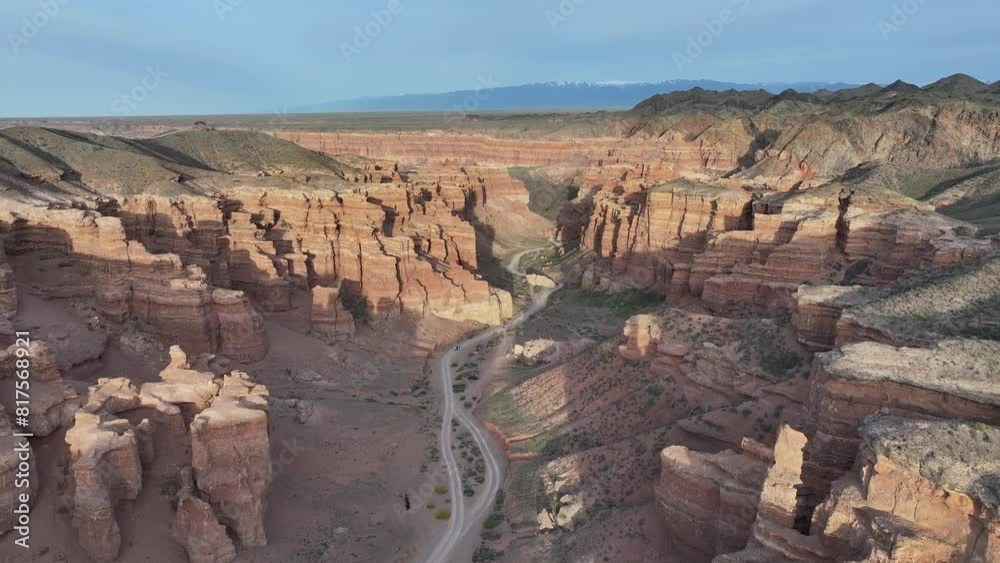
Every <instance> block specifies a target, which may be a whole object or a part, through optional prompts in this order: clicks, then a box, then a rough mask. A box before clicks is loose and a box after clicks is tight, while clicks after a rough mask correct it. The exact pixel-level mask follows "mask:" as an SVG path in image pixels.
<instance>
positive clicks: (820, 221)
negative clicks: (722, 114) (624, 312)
mask: <svg viewBox="0 0 1000 563" xmlns="http://www.w3.org/2000/svg"><path fill="white" fill-rule="evenodd" d="M966 232H968V227H967V226H965V225H964V224H962V223H960V222H957V221H954V220H951V219H947V218H945V217H943V216H940V215H937V214H935V213H934V212H933V211H932V210H931V209H930V208H928V207H927V206H923V205H922V204H919V203H918V202H915V201H913V200H907V198H905V197H903V196H901V195H899V194H895V195H894V194H889V193H885V192H884V191H880V190H876V189H874V188H868V187H865V188H864V189H862V188H859V187H857V186H853V185H847V184H844V185H841V184H831V185H828V186H824V187H821V188H814V189H811V190H804V191H801V192H797V193H794V194H789V195H773V194H772V195H770V196H764V197H758V196H753V195H751V194H750V193H747V192H744V191H742V190H740V189H737V188H727V187H724V186H720V185H712V184H702V183H697V182H692V181H689V180H684V181H673V182H668V183H665V184H662V185H660V186H657V187H652V188H649V189H644V190H641V191H638V192H634V193H625V194H621V195H617V194H613V193H607V192H600V193H598V194H596V195H595V196H594V211H593V213H592V214H591V216H590V221H589V223H588V225H587V226H586V227H585V228H584V230H583V234H582V237H581V244H582V245H583V246H584V247H585V248H587V249H590V250H592V251H593V252H594V253H595V254H596V255H597V256H599V257H600V258H603V259H605V260H604V261H601V262H597V263H596V264H594V265H593V266H591V268H590V270H589V271H588V272H586V273H585V274H584V283H585V285H588V286H592V287H596V288H601V289H609V290H617V289H621V288H624V287H649V288H655V289H657V290H659V291H661V292H664V293H668V294H671V295H688V294H690V295H693V296H696V297H701V298H702V300H703V301H705V302H706V303H707V304H708V305H709V306H711V307H712V308H713V309H716V310H719V311H723V312H738V311H747V312H752V313H756V314H766V315H774V314H777V313H780V312H783V311H788V310H792V309H793V308H794V305H795V299H794V294H795V293H796V291H797V290H798V288H799V286H800V285H801V284H803V283H811V284H821V283H829V282H839V281H842V280H843V279H845V277H846V276H848V275H849V276H851V278H853V279H857V280H858V281H861V282H864V283H868V284H885V283H889V282H892V281H894V280H897V279H899V278H900V277H901V276H902V275H903V274H904V273H906V272H909V271H911V270H913V269H919V268H922V267H932V266H933V267H940V266H947V265H951V264H963V263H964V264H968V263H973V262H976V261H978V260H981V259H982V258H984V257H985V256H987V255H988V254H989V253H990V252H992V251H993V249H992V246H991V245H990V244H989V243H988V242H987V241H979V240H976V239H972V238H969V237H965V236H963V233H966ZM956 248H962V249H963V250H962V251H958V252H956Z"/></svg>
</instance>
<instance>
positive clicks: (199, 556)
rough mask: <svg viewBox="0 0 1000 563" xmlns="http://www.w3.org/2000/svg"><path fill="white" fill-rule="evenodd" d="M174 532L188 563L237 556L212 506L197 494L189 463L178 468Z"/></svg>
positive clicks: (215, 562)
mask: <svg viewBox="0 0 1000 563" xmlns="http://www.w3.org/2000/svg"><path fill="white" fill-rule="evenodd" d="M173 535H174V538H175V539H176V540H177V542H178V543H180V544H181V545H182V546H184V551H186V552H187V556H188V561H189V562H190V563H227V562H229V561H233V560H234V559H236V547H235V546H234V545H233V541H232V540H231V539H229V536H228V535H226V527H225V526H223V525H222V524H220V523H219V521H218V519H216V516H215V513H214V512H212V506H211V505H210V504H208V503H207V502H205V501H203V500H201V499H200V498H198V493H197V492H196V491H195V490H194V481H193V480H192V478H191V468H190V467H185V468H184V469H183V470H182V471H181V490H180V493H179V494H178V499H177V514H176V516H175V517H174V525H173Z"/></svg>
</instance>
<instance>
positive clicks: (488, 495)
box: [425, 244, 562, 563]
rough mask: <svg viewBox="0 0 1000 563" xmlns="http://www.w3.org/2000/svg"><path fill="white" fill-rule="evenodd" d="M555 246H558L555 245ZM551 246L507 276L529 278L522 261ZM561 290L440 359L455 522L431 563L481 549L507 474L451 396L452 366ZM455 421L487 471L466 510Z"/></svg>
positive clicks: (482, 432) (502, 455)
mask: <svg viewBox="0 0 1000 563" xmlns="http://www.w3.org/2000/svg"><path fill="white" fill-rule="evenodd" d="M553 246H556V245H555V244H553ZM553 246H543V247H541V248H532V249H529V250H525V251H523V252H519V253H517V254H515V255H514V256H513V257H512V258H511V261H510V263H509V264H508V266H507V270H508V271H510V272H511V273H512V274H515V275H518V276H522V277H523V276H525V275H526V274H525V272H524V271H522V270H521V260H522V259H523V258H524V257H525V256H527V255H528V254H531V253H534V252H540V251H542V250H548V249H550V248H552V247H553ZM560 287H562V286H557V287H555V288H553V289H543V290H540V291H533V293H532V303H531V306H530V307H528V308H527V309H525V310H524V311H523V312H522V313H521V314H520V315H518V316H517V317H515V318H514V319H512V320H511V321H510V322H508V323H507V324H506V325H504V326H501V327H497V328H493V329H490V330H487V331H485V332H481V333H479V334H477V335H476V336H474V337H472V338H469V339H468V340H464V341H463V342H462V343H461V344H459V345H458V346H457V347H455V348H452V349H451V350H448V352H447V353H446V354H444V355H443V356H442V357H441V365H440V367H439V372H440V375H441V389H442V392H443V394H444V401H443V405H442V407H441V432H440V442H439V444H440V448H441V457H442V459H443V460H444V464H445V467H446V468H447V470H448V494H449V496H450V499H451V519H450V520H449V521H448V527H447V529H446V530H445V532H444V535H443V536H442V537H441V539H440V540H439V541H438V543H437V544H436V545H435V547H434V550H433V551H432V552H431V554H430V555H429V556H428V557H427V558H426V559H425V561H426V562H427V563H453V562H455V563H457V561H458V560H459V556H460V555H461V553H459V551H460V550H461V548H462V546H469V545H478V543H479V531H480V530H479V526H480V525H481V524H482V522H483V520H484V519H485V518H486V515H487V514H488V513H489V512H490V511H491V510H492V507H493V502H494V499H495V497H496V493H497V491H498V490H499V489H500V484H501V483H502V482H503V470H504V468H505V464H506V452H504V451H503V449H502V448H500V447H496V448H494V447H493V446H492V444H491V442H490V441H489V440H488V436H489V432H488V431H487V430H486V429H485V428H484V427H483V425H482V424H480V422H479V421H478V420H477V419H476V417H475V416H473V415H472V414H471V413H470V412H468V411H467V410H466V409H465V408H463V407H462V406H461V405H459V404H458V400H457V399H456V398H455V394H454V393H452V391H451V385H452V382H453V381H454V378H455V373H454V370H453V369H452V367H451V364H452V363H453V362H454V360H455V358H456V357H458V356H464V355H465V354H468V353H469V352H471V351H474V350H475V348H476V346H478V345H479V344H482V343H483V342H486V341H488V340H489V339H491V338H493V337H494V336H496V335H498V334H500V333H502V332H503V331H505V330H508V329H511V328H515V327H517V326H518V325H520V324H521V323H523V322H524V321H526V320H528V319H529V318H530V317H531V316H532V315H534V314H535V313H537V312H538V311H541V310H542V309H543V308H545V306H546V305H547V304H548V302H549V297H551V295H552V294H553V293H555V292H556V291H558V290H559V288H560ZM452 419H455V420H457V421H458V423H459V426H460V427H465V428H466V429H467V430H468V431H469V434H470V435H471V436H472V439H473V440H474V441H475V443H476V447H478V448H479V450H480V451H481V452H482V454H483V460H484V461H485V465H486V480H485V481H484V483H483V488H482V490H481V491H480V492H479V494H477V495H476V497H475V498H476V500H475V502H473V503H472V505H471V506H467V505H466V500H465V496H464V495H463V494H462V472H461V469H460V468H459V466H458V462H456V461H455V455H454V453H453V452H452V450H451V442H452V434H453V433H454V429H453V428H452V424H451V421H452ZM466 556H467V554H466ZM462 561H467V559H462Z"/></svg>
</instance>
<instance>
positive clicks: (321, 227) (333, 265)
mask: <svg viewBox="0 0 1000 563" xmlns="http://www.w3.org/2000/svg"><path fill="white" fill-rule="evenodd" d="M451 196H452V197H451V199H449V197H448V193H447V191H445V190H441V191H438V192H430V191H428V190H425V189H417V188H416V187H412V188H411V187H406V186H398V185H388V184H372V185H368V186H365V187H360V188H356V189H353V190H349V191H343V192H339V193H331V192H329V191H305V192H297V193H296V192H291V193H288V192H286V193H275V194H265V195H261V194H260V193H257V192H246V191H233V192H231V193H229V194H227V196H226V197H227V198H228V199H227V201H230V202H236V203H237V204H238V206H239V208H240V209H241V210H242V211H241V213H243V214H244V215H245V218H249V219H253V220H254V221H255V222H256V224H257V225H258V229H257V231H256V234H255V235H253V237H252V240H253V241H254V242H253V243H252V246H253V249H252V250H251V251H246V252H244V253H243V254H244V255H245V256H253V257H255V258H254V259H255V260H257V261H258V262H261V264H262V265H263V267H257V268H253V270H255V271H258V272H260V271H265V272H267V273H266V275H265V281H263V282H261V281H259V280H258V281H250V282H248V287H247V291H248V292H251V293H257V292H259V291H260V289H259V288H260V287H261V286H262V285H263V286H264V287H268V284H269V282H267V281H266V280H281V282H280V283H282V284H283V286H284V287H288V286H289V283H290V282H288V281H285V278H290V279H292V280H293V281H294V280H300V282H301V283H302V284H303V285H305V284H307V283H315V284H318V285H321V286H327V287H329V286H336V285H338V284H339V285H340V287H341V292H342V293H343V294H346V295H348V296H349V297H351V298H354V299H356V300H361V301H362V302H363V303H364V304H365V308H366V309H367V310H368V311H369V312H370V313H372V314H375V315H381V314H391V313H408V314H413V315H417V316H424V315H428V314H430V315H436V316H438V317H442V318H446V319H452V320H477V321H479V322H483V323H487V324H500V322H501V321H502V320H504V319H506V318H509V317H510V316H511V314H512V311H511V299H510V295H509V294H508V293H507V292H505V291H502V290H497V289H494V288H491V287H490V286H489V284H488V283H487V282H485V281H482V280H480V279H478V278H477V276H476V275H475V274H474V273H473V271H474V270H475V268H476V266H477V263H476V248H475V240H476V235H475V232H474V230H473V227H472V225H471V224H470V223H468V222H466V221H465V220H463V219H462V217H461V215H460V214H459V213H458V211H456V210H461V211H462V212H464V209H465V197H464V194H462V192H461V191H458V193H452V194H451ZM238 215H239V214H237V213H234V214H233V216H234V217H237V216H238ZM245 218H244V220H245ZM244 238H246V237H244ZM235 246H237V248H238V247H239V245H238V244H236V245H235ZM239 252H240V251H237V253H239ZM274 264H277V265H278V266H280V267H278V266H274ZM241 270H242V268H236V267H233V268H231V269H230V275H231V277H232V279H233V283H234V286H239V284H240V283H243V282H239V281H237V280H240V279H243V278H244V276H243V275H242V274H241V273H240V271H241ZM254 287H256V288H257V289H253V288H254ZM265 291H268V292H269V291H270V290H265Z"/></svg>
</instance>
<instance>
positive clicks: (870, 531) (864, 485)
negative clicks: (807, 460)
mask: <svg viewBox="0 0 1000 563" xmlns="http://www.w3.org/2000/svg"><path fill="white" fill-rule="evenodd" d="M862 435H863V442H862V444H861V447H860V451H859V453H858V457H857V461H856V463H855V466H854V469H853V470H852V471H851V472H850V473H848V474H846V475H845V476H844V477H842V478H841V479H839V480H838V481H837V482H835V483H834V486H833V489H832V492H831V494H830V497H829V498H828V499H827V500H826V501H825V502H824V503H823V505H822V506H820V508H819V509H818V510H817V513H816V516H815V518H814V523H813V528H814V530H815V533H816V534H817V535H818V534H821V535H822V537H823V541H824V543H825V544H826V545H827V546H828V548H829V549H830V550H831V551H832V552H835V553H837V554H838V559H840V558H844V559H850V560H856V561H863V562H876V561H893V562H895V561H899V562H902V561H926V562H928V563H946V562H961V563H965V562H969V563H971V562H977V561H996V560H998V559H1000V512H998V509H1000V497H998V493H1000V482H998V477H997V469H998V460H1000V451H998V447H1000V446H998V445H997V444H1000V430H998V429H997V428H996V427H994V426H988V425H984V424H972V423H968V422H959V421H945V420H930V421H922V420H907V419H900V418H893V417H878V418H872V419H870V420H868V421H866V423H865V425H864V428H863V430H862Z"/></svg>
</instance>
